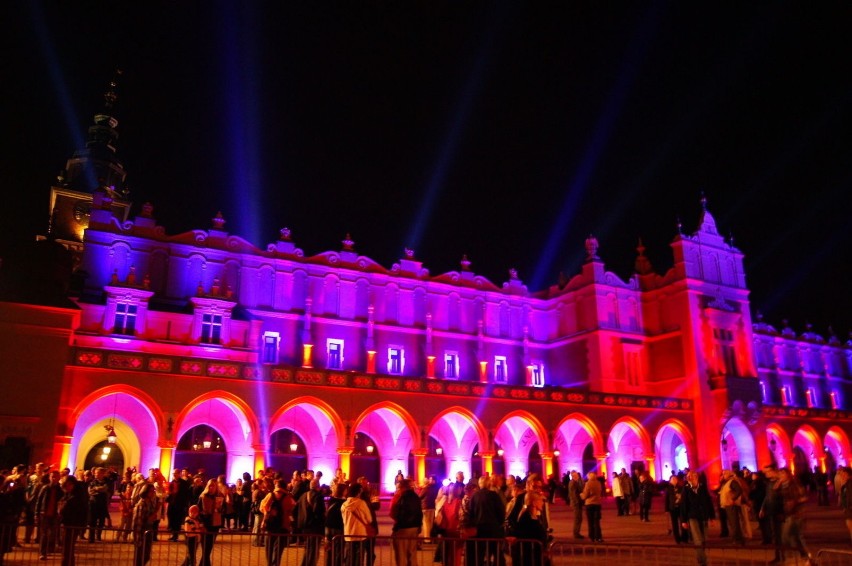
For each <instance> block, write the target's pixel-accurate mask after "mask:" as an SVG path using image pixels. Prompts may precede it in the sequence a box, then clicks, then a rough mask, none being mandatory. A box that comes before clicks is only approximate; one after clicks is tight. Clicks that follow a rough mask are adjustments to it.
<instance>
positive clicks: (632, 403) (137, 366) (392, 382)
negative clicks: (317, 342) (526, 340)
mask: <svg viewBox="0 0 852 566" xmlns="http://www.w3.org/2000/svg"><path fill="white" fill-rule="evenodd" d="M71 365H74V366H80V367H89V368H102V369H110V370H119V371H122V370H123V371H134V372H143V373H150V374H152V375H156V374H159V375H164V374H167V373H168V374H177V375H185V376H193V377H197V378H199V379H208V378H215V379H239V380H250V381H268V382H270V383H272V384H274V383H282V384H292V385H299V386H319V387H339V388H341V389H369V390H375V391H397V392H401V393H417V394H424V393H425V394H431V395H452V396H457V397H480V398H482V397H485V398H492V399H505V400H507V401H513V400H517V401H536V402H542V403H562V404H569V405H599V406H604V407H607V406H608V407H631V408H636V409H647V410H651V411H654V410H661V409H662V410H666V411H692V409H693V403H692V401H691V400H689V399H678V398H669V397H650V396H641V395H627V394H610V393H600V392H595V391H582V390H575V389H565V388H561V387H544V388H540V387H526V386H523V385H497V384H491V383H479V382H475V381H454V380H440V379H427V378H424V377H402V376H394V375H373V374H365V373H357V372H339V371H326V370H321V369H305V368H297V367H290V366H265V365H257V364H249V363H241V362H232V361H221V360H206V359H200V358H182V357H178V356H164V355H162V354H156V355H153V354H145V353H139V354H133V353H126V352H116V351H112V350H99V349H93V348H75V349H74V350H73V351H72V358H71ZM808 411H813V410H808ZM833 413H834V414H838V415H846V413H842V412H839V411H833ZM809 414H810V413H809ZM840 418H844V417H843V416H841V417H840Z"/></svg>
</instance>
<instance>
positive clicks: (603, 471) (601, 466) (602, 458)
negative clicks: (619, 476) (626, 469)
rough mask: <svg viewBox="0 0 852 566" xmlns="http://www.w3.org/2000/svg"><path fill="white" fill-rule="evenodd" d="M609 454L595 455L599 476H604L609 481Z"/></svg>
mask: <svg viewBox="0 0 852 566" xmlns="http://www.w3.org/2000/svg"><path fill="white" fill-rule="evenodd" d="M608 457H609V454H595V460H597V461H598V476H600V475H603V478H604V479H605V480H607V481H608V477H609V470H608V469H607V465H606V459H607V458H608Z"/></svg>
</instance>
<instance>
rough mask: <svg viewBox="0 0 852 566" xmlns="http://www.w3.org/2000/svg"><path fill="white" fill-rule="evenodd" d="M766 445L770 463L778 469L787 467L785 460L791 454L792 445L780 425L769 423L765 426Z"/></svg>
mask: <svg viewBox="0 0 852 566" xmlns="http://www.w3.org/2000/svg"><path fill="white" fill-rule="evenodd" d="M773 441H774V445H773ZM766 445H767V446H768V447H769V461H770V463H775V465H776V466H778V467H779V468H784V467H787V466H788V465H789V462H788V461H787V458H788V456H789V455H790V454H791V453H792V444H791V443H790V436H789V435H788V434H787V431H786V430H784V429H783V428H782V427H781V425H780V424H778V423H770V424H769V425H767V427H766ZM773 446H774V449H773Z"/></svg>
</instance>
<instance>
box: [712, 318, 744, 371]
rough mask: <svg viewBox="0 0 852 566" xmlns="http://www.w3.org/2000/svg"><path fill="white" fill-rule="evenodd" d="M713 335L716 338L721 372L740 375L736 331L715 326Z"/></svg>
mask: <svg viewBox="0 0 852 566" xmlns="http://www.w3.org/2000/svg"><path fill="white" fill-rule="evenodd" d="M713 337H714V338H715V339H716V358H717V364H718V366H719V373H720V374H724V375H733V376H738V375H739V370H738V369H737V353H736V350H735V349H734V333H733V332H731V331H730V330H725V329H723V328H714V329H713Z"/></svg>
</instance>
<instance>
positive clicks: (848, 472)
mask: <svg viewBox="0 0 852 566" xmlns="http://www.w3.org/2000/svg"><path fill="white" fill-rule="evenodd" d="M838 472H839V478H838V479H839V480H840V481H839V483H840V510H841V511H843V518H844V520H845V521H846V528H847V529H848V530H849V535H850V537H852V469H851V468H849V466H842V467H840V468H838Z"/></svg>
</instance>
